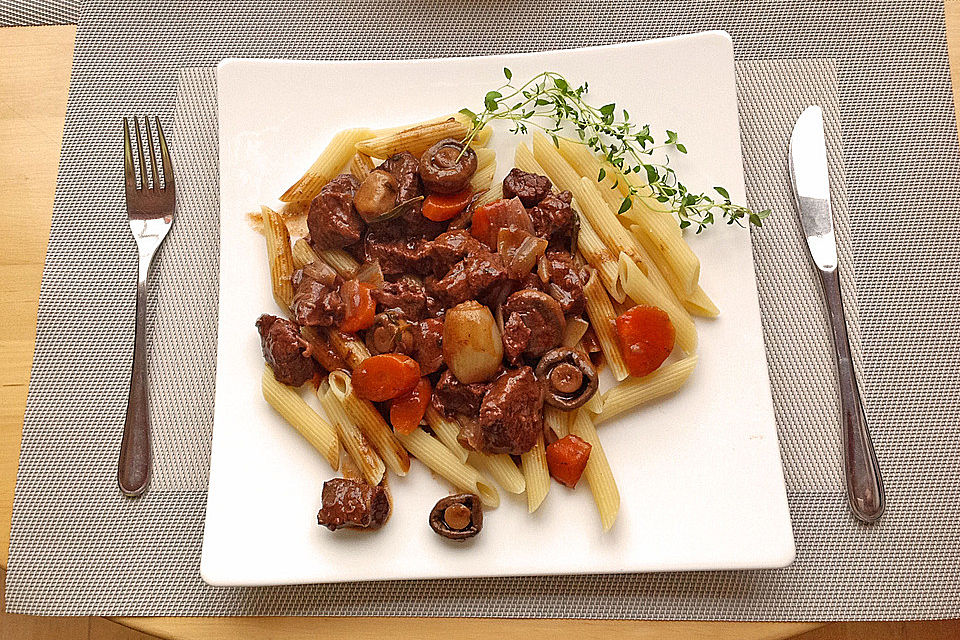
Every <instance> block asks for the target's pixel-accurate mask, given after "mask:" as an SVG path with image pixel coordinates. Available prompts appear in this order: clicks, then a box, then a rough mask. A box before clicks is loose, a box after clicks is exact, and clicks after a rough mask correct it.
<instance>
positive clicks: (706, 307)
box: [681, 285, 720, 318]
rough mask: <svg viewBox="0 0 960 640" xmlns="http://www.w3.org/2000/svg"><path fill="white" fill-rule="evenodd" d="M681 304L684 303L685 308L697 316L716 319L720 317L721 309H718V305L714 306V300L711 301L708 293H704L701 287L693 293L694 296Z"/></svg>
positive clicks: (698, 286)
mask: <svg viewBox="0 0 960 640" xmlns="http://www.w3.org/2000/svg"><path fill="white" fill-rule="evenodd" d="M681 302H682V303H683V308H684V309H686V310H687V311H689V312H690V313H692V314H693V315H695V316H702V317H704V318H716V317H717V316H718V315H720V309H718V308H717V305H716V304H714V302H713V300H711V299H710V296H708V295H707V293H706V291H704V290H703V289H702V288H701V287H700V285H697V290H696V291H694V292H693V295H691V296H688V297H687V298H686V299H685V300H682V301H681Z"/></svg>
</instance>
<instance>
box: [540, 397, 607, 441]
mask: <svg viewBox="0 0 960 640" xmlns="http://www.w3.org/2000/svg"><path fill="white" fill-rule="evenodd" d="M596 395H597V394H594V396H596ZM543 422H544V424H546V425H547V426H548V427H550V429H551V430H552V431H553V432H554V433H555V434H556V436H557V437H558V438H562V437H563V436H565V435H567V434H568V433H570V412H569V411H561V410H560V409H557V408H556V407H549V406H545V407H544V408H543Z"/></svg>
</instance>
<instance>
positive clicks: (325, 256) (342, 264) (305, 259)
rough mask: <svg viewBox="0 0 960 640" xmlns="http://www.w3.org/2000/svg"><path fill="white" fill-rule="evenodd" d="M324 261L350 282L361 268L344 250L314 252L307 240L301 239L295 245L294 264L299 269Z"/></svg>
mask: <svg viewBox="0 0 960 640" xmlns="http://www.w3.org/2000/svg"><path fill="white" fill-rule="evenodd" d="M317 260H323V261H324V262H326V263H327V264H328V265H330V267H332V268H333V270H334V271H336V272H337V275H339V276H340V277H341V278H343V279H344V280H349V279H350V278H352V277H353V275H354V274H355V273H356V272H357V269H359V268H360V263H359V262H357V261H356V260H355V259H354V257H353V256H351V255H350V254H349V253H347V252H346V251H344V250H343V249H321V250H320V251H319V252H317V251H316V250H314V248H313V247H311V246H310V243H309V242H307V240H306V238H300V239H298V240H297V241H296V242H294V243H293V264H294V266H295V267H296V268H297V269H302V268H303V265H305V264H310V263H311V262H316V261H317Z"/></svg>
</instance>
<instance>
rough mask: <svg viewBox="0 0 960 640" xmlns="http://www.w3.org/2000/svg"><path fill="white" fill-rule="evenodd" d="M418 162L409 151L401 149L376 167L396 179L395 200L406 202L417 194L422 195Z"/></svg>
mask: <svg viewBox="0 0 960 640" xmlns="http://www.w3.org/2000/svg"><path fill="white" fill-rule="evenodd" d="M419 166H420V162H419V161H418V160H417V159H416V158H415V157H414V155H413V154H412V153H410V152H409V151H403V152H401V153H398V154H396V155H393V156H390V157H389V158H387V159H386V160H384V161H383V162H382V163H381V164H380V166H379V167H377V169H380V170H381V171H386V172H387V173H389V174H390V175H392V176H393V177H394V178H396V179H397V185H398V187H399V189H398V192H397V202H398V203H402V202H408V201H410V200H412V199H413V198H416V197H417V196H420V195H423V186H422V185H421V184H420V174H418V173H417V168H418V167H419Z"/></svg>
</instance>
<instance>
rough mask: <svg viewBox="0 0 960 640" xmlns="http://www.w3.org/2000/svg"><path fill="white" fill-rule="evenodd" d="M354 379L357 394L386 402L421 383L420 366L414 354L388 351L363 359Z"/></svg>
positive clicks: (375, 400)
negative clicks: (407, 354) (408, 354)
mask: <svg viewBox="0 0 960 640" xmlns="http://www.w3.org/2000/svg"><path fill="white" fill-rule="evenodd" d="M351 379H352V381H353V391H354V393H356V394H357V396H359V397H361V398H365V399H367V400H373V401H374V402H384V401H386V400H391V399H393V398H396V397H397V396H402V395H403V394H405V393H410V392H411V391H413V389H414V387H416V386H417V384H418V383H419V382H420V365H419V364H417V361H416V360H414V359H413V358H411V357H410V356H405V355H403V354H400V353H384V354H382V355H379V356H373V357H372V358H367V359H366V360H364V361H363V362H361V363H360V366H359V367H357V368H356V370H354V372H353V375H352V377H351Z"/></svg>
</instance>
